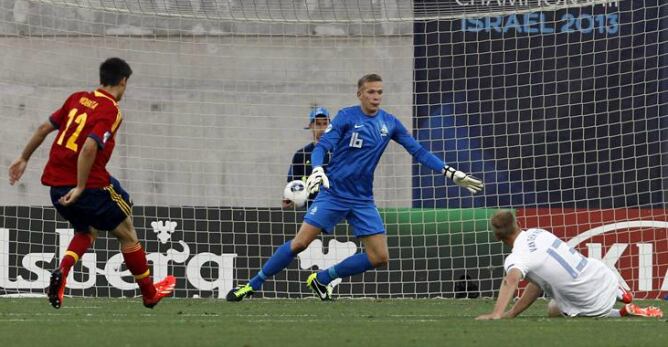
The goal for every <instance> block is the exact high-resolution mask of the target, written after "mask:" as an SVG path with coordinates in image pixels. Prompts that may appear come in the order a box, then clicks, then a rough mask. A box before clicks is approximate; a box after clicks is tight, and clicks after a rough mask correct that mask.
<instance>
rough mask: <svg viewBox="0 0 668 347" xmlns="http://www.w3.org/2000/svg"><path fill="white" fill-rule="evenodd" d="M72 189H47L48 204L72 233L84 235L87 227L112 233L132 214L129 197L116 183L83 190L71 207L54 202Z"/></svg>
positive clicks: (114, 180) (112, 182) (114, 181)
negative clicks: (69, 227) (70, 225)
mask: <svg viewBox="0 0 668 347" xmlns="http://www.w3.org/2000/svg"><path fill="white" fill-rule="evenodd" d="M70 189H72V187H51V202H52V203H53V206H54V207H55V208H56V210H57V211H58V213H59V214H60V215H61V216H62V217H63V218H65V219H67V220H68V221H69V222H70V223H72V226H73V227H74V230H75V231H79V232H87V231H89V230H90V227H93V228H95V229H98V230H114V229H116V227H117V226H118V225H119V224H121V222H123V221H124V220H125V218H127V217H128V216H129V215H130V214H131V212H132V201H130V195H128V193H127V192H126V191H125V190H124V189H123V187H121V184H120V183H119V182H118V180H117V179H115V178H113V177H111V184H110V185H108V186H106V187H104V188H98V189H86V190H84V192H83V193H82V194H81V196H80V197H79V200H77V201H76V202H75V203H74V204H72V205H70V206H63V205H61V204H60V203H59V202H58V199H60V198H61V197H62V196H64V195H65V194H67V192H69V191H70Z"/></svg>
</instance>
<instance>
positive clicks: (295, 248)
mask: <svg viewBox="0 0 668 347" xmlns="http://www.w3.org/2000/svg"><path fill="white" fill-rule="evenodd" d="M309 244H311V242H310V241H307V240H304V239H297V238H295V239H294V240H292V242H291V243H290V249H291V250H292V252H293V253H295V254H296V253H299V252H301V251H303V250H305V249H306V248H307V247H308V245H309Z"/></svg>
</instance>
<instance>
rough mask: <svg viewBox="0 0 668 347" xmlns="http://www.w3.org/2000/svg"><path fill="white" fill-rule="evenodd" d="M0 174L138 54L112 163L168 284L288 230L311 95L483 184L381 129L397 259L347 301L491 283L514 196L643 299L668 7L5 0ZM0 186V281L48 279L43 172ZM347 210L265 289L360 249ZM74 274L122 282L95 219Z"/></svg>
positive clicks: (662, 164)
mask: <svg viewBox="0 0 668 347" xmlns="http://www.w3.org/2000/svg"><path fill="white" fill-rule="evenodd" d="M0 10H1V11H0V51H1V52H2V53H1V54H0V59H1V61H2V65H0V110H1V111H0V123H1V124H2V126H1V127H0V148H2V150H1V151H0V171H1V172H2V173H3V175H5V174H6V172H7V168H8V167H9V165H10V163H11V162H12V161H13V160H14V159H15V158H16V157H17V156H18V155H19V153H20V151H21V150H22V148H23V146H24V145H25V143H26V141H27V140H28V138H29V136H30V134H31V133H32V131H34V129H36V127H37V126H38V125H39V124H40V123H41V122H43V121H45V120H46V119H47V117H48V116H49V115H50V113H51V112H53V111H54V110H55V109H57V108H58V107H59V106H60V105H61V104H62V102H63V101H64V100H65V98H66V97H67V96H68V95H69V94H70V93H71V92H73V91H77V90H92V89H94V88H95V87H96V86H97V81H98V76H97V73H98V72H97V69H98V67H99V64H100V63H101V62H102V61H103V60H104V59H106V58H108V57H112V56H118V57H121V58H123V59H125V60H127V61H128V62H129V64H130V65H131V66H132V69H133V71H134V74H133V76H132V77H131V78H130V81H129V85H128V90H127V92H126V95H125V97H124V98H123V101H121V103H120V107H121V110H122V111H123V115H124V122H123V124H122V126H121V128H120V130H119V132H118V134H117V146H116V149H115V153H114V154H113V156H112V160H111V162H110V165H109V171H110V172H111V173H112V175H114V176H115V177H116V178H118V179H119V180H120V182H121V183H122V185H123V186H124V188H125V189H126V190H127V191H128V192H129V193H130V195H131V197H132V199H133V201H134V207H133V215H134V224H135V226H136V228H137V232H138V234H139V237H140V239H141V240H142V243H143V245H144V247H145V249H146V250H147V253H148V259H149V261H150V263H151V267H152V270H153V271H152V272H153V274H154V276H155V277H156V279H159V278H161V277H164V276H165V275H166V274H174V275H176V276H177V278H178V282H177V289H176V296H177V297H194V296H199V297H216V298H219V297H223V296H224V295H225V294H226V292H227V291H228V290H229V289H231V288H232V286H234V285H236V284H238V283H244V282H245V281H247V280H248V279H249V278H250V277H251V276H253V275H254V274H255V272H256V271H257V270H258V269H259V268H260V266H261V265H262V263H263V262H264V261H266V259H267V258H268V257H269V256H270V255H271V254H272V253H273V251H274V249H275V248H276V247H277V246H279V245H281V244H283V243H284V242H285V241H286V240H288V239H290V238H291V237H293V236H294V235H295V233H296V231H297V229H298V227H299V225H300V223H301V221H302V218H303V215H304V212H305V211H304V210H300V209H297V210H294V209H282V208H281V207H280V206H281V196H282V191H283V188H284V186H285V184H286V183H287V180H286V176H287V171H288V167H289V164H290V162H291V159H292V155H293V154H294V152H295V151H296V150H297V149H299V148H301V147H303V146H305V145H306V144H308V143H309V142H310V141H312V137H311V134H310V132H309V131H308V130H304V126H305V125H307V123H308V117H307V115H308V113H309V111H310V110H311V109H312V108H313V107H315V106H324V107H326V108H328V109H329V110H330V112H331V113H332V115H334V114H335V113H336V111H337V110H338V109H339V108H341V107H344V106H348V105H353V104H356V103H357V102H358V100H357V98H356V94H355V93H356V81H357V79H358V78H359V77H361V76H362V75H364V74H367V73H371V72H375V73H378V74H380V75H381V76H382V77H383V79H384V90H385V98H384V103H383V108H385V109H386V110H387V111H388V112H390V113H392V114H394V115H396V116H397V117H398V118H399V119H400V120H401V121H402V122H403V123H404V125H406V127H407V128H408V129H410V130H411V131H412V133H413V135H414V136H415V137H416V138H417V139H418V141H419V142H420V143H421V144H422V145H423V146H424V147H425V148H427V149H428V150H430V151H432V152H434V153H435V154H436V155H437V156H439V157H441V158H443V159H444V160H445V161H446V162H447V163H448V164H450V165H452V166H454V167H457V168H458V169H460V170H462V171H466V172H470V173H472V174H473V175H475V176H478V177H481V178H483V179H484V180H485V190H484V192H483V193H481V194H479V195H476V196H471V195H470V194H469V193H468V192H467V191H465V190H463V189H461V188H459V187H457V186H456V185H454V184H453V183H451V182H446V181H445V179H444V178H443V177H442V176H441V175H439V174H438V173H434V172H431V171H430V170H429V169H427V168H425V167H421V166H420V165H419V164H418V163H416V162H415V161H414V160H413V159H412V158H411V157H410V155H408V154H407V153H406V152H405V151H404V150H403V148H401V147H400V146H398V145H396V144H391V145H390V146H389V147H388V149H387V151H386V152H385V154H384V156H383V158H382V160H381V163H380V165H379V167H378V169H377V170H376V179H375V198H376V203H377V205H378V207H379V210H380V212H381V215H382V216H383V219H384V222H385V225H386V230H387V235H388V243H389V247H390V258H391V260H390V263H389V266H387V267H385V268H383V269H379V270H374V271H370V272H368V273H366V274H364V275H360V276H355V277H352V278H350V279H344V280H343V281H342V282H341V283H340V284H338V285H337V287H336V289H335V292H336V293H337V295H339V296H344V297H345V296H347V297H397V298H403V297H406V298H414V297H448V298H450V297H478V296H491V295H494V293H495V290H496V288H498V285H499V282H500V279H501V278H502V276H503V269H502V264H503V259H504V256H505V255H507V254H508V252H509V250H508V249H507V248H504V247H502V246H501V245H500V244H499V243H498V242H496V241H495V240H494V239H493V236H491V235H490V232H489V230H488V218H489V216H490V214H491V213H493V212H494V211H495V210H496V209H497V208H499V207H503V208H510V209H513V210H514V211H515V213H516V215H517V216H518V219H519V221H520V223H521V224H522V226H523V227H524V228H530V227H540V228H545V229H548V230H551V231H552V232H554V233H555V234H557V235H558V236H560V237H562V238H563V239H564V240H567V241H568V242H569V244H570V245H571V246H573V247H575V248H577V249H579V250H580V251H582V252H583V253H584V254H586V255H588V256H590V257H597V258H600V259H603V260H604V261H605V262H606V263H607V264H609V265H610V266H614V267H616V268H617V269H618V271H619V272H620V274H621V276H622V277H623V278H624V279H625V280H626V283H627V284H628V285H629V287H630V288H632V289H633V290H634V291H635V292H636V293H637V296H639V297H644V298H657V297H659V296H660V295H661V294H662V292H666V291H668V280H667V279H666V275H667V270H668V235H667V233H668V216H667V214H666V202H665V201H666V200H667V199H668V189H666V185H667V184H668V179H667V177H668V166H666V163H668V157H666V154H665V153H668V147H667V142H666V139H668V119H667V118H666V115H668V108H667V107H666V102H667V101H668V96H667V94H666V89H667V88H668V84H667V82H666V76H667V75H666V72H668V71H667V70H666V65H667V62H668V61H667V60H666V58H667V56H666V42H667V35H668V32H667V31H666V30H668V22H667V19H666V15H667V14H668V12H667V11H668V4H666V3H662V1H660V0H620V1H618V2H613V1H594V0H590V1H577V0H540V1H536V0H491V1H489V0H456V1H428V0H422V1H418V0H414V1H400V0H385V1H383V0H379V1H376V0H343V1H333V0H304V1H278V0H263V1H237V0H132V1H130V0H128V1H108V0H31V1H27V0H0ZM52 141H53V138H52V137H49V138H47V140H46V141H45V143H44V144H43V145H42V147H41V148H40V149H39V150H38V151H37V152H36V153H35V154H34V155H33V157H32V158H31V160H30V163H29V166H28V170H27V172H26V174H25V175H24V177H23V179H22V180H21V182H20V184H18V185H16V186H9V185H8V184H6V183H3V184H0V196H1V199H2V200H0V295H26V294H40V293H43V292H44V289H45V288H46V287H47V286H48V278H49V271H51V270H52V269H54V268H56V267H57V266H58V263H59V261H60V258H61V256H62V255H63V254H64V252H65V249H66V247H67V244H68V242H69V239H70V238H71V237H72V234H73V231H72V229H71V227H70V226H69V224H68V223H67V222H65V221H64V220H62V219H61V218H60V217H59V216H58V215H57V213H56V212H55V210H54V209H53V207H52V206H51V204H50V200H49V195H48V188H46V187H43V186H42V185H41V184H40V175H41V172H42V169H43V167H44V164H45V163H46V159H47V156H48V150H49V147H50V145H51V142H52ZM348 229H349V227H348V226H347V224H345V223H342V224H340V225H339V226H338V227H337V228H336V231H335V233H334V234H333V235H331V236H327V235H324V236H323V237H322V238H320V239H318V240H316V241H315V242H314V243H313V244H312V245H311V246H310V247H309V248H308V249H307V250H306V251H304V252H303V253H301V254H300V255H299V256H298V257H297V259H296V260H295V261H294V262H293V263H292V264H291V265H290V267H289V268H288V269H287V270H286V271H283V272H282V273H280V274H279V275H277V276H276V277H275V278H274V279H272V280H270V281H268V282H267V283H266V284H265V286H264V287H263V290H262V291H261V293H260V295H261V296H263V297H267V298H272V297H303V296H308V295H310V293H309V292H308V290H307V288H306V287H305V285H304V281H305V280H306V277H307V276H308V274H309V273H310V272H311V271H313V270H316V269H320V268H325V267H328V266H331V265H333V264H335V263H337V262H339V261H340V260H342V259H344V258H345V257H347V256H349V255H351V254H354V253H356V252H361V251H363V249H362V245H361V243H360V242H359V240H357V239H355V238H354V237H352V236H351V232H350V230H348ZM71 276H72V277H71V278H70V279H69V280H68V289H67V291H66V294H68V295H74V296H99V297H120V296H134V295H136V294H138V291H137V289H136V285H135V284H134V283H133V279H132V276H131V275H130V273H129V271H127V270H126V268H125V266H124V264H123V259H122V256H121V255H120V252H119V250H118V243H117V242H116V240H115V239H114V238H113V237H111V236H110V235H107V234H106V233H101V234H100V237H99V239H98V240H97V241H96V242H95V244H94V247H93V248H92V249H91V250H90V251H89V252H88V253H86V254H85V255H84V256H83V257H82V259H81V261H80V262H79V263H78V264H77V265H76V266H75V271H73V273H72V275H71Z"/></svg>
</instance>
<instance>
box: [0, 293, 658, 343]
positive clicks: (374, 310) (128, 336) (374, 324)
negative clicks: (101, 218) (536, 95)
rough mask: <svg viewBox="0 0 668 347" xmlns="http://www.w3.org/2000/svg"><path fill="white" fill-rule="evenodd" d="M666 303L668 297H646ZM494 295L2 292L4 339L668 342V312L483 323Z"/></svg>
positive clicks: (539, 312) (533, 316)
mask: <svg viewBox="0 0 668 347" xmlns="http://www.w3.org/2000/svg"><path fill="white" fill-rule="evenodd" d="M639 304H641V305H643V306H644V305H658V306H661V307H662V308H663V310H664V311H666V310H668V302H665V301H640V302H639ZM493 305H494V301H493V300H442V299H422V300H413V299H405V300H396V299H388V300H371V299H340V300H337V301H335V302H320V301H318V300H315V299H302V300H261V299H255V300H253V299H251V300H247V301H243V302H239V303H228V302H225V301H224V300H213V299H167V300H165V301H163V302H161V303H160V304H159V305H158V306H157V307H156V308H155V309H153V310H149V309H145V308H144V307H143V306H142V305H141V302H140V301H139V300H137V299H83V298H76V299H73V298H66V299H65V302H64V306H63V308H61V309H60V310H55V309H53V308H52V307H51V306H49V304H48V303H47V300H46V299H16V298H12V299H10V298H2V299H0V341H1V342H2V343H1V345H2V346H49V347H52V346H115V347H119V346H247V347H253V346H257V347H265V346H310V347H320V346H379V347H385V346H457V347H458V346H532V347H536V346H537V347H545V346H567V347H573V346H668V323H667V321H666V319H665V318H664V319H643V318H635V319H587V318H577V319H563V318H555V319H548V318H545V317H544V312H545V310H546V303H545V301H543V300H541V301H539V302H537V303H536V304H535V305H534V306H533V307H531V308H530V309H529V310H528V311H527V312H525V314H524V315H523V316H522V317H521V318H518V319H515V320H504V321H486V322H478V321H475V320H473V318H474V317H475V316H477V315H478V314H481V313H486V312H487V311H490V310H491V309H492V306H493Z"/></svg>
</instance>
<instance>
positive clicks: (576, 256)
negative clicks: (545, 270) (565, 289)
mask: <svg viewBox="0 0 668 347" xmlns="http://www.w3.org/2000/svg"><path fill="white" fill-rule="evenodd" d="M562 244H564V242H563V241H561V240H559V239H556V240H554V242H552V246H551V247H550V248H548V249H547V254H549V255H550V256H551V257H552V258H554V260H556V261H557V263H559V265H561V267H563V268H564V270H566V272H568V274H569V275H571V277H573V278H578V276H579V275H580V273H581V272H582V270H584V268H585V266H587V258H585V256H583V255H582V254H581V253H580V252H578V251H576V250H575V248H572V247H570V248H566V247H560V246H561V245H562Z"/></svg>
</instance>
